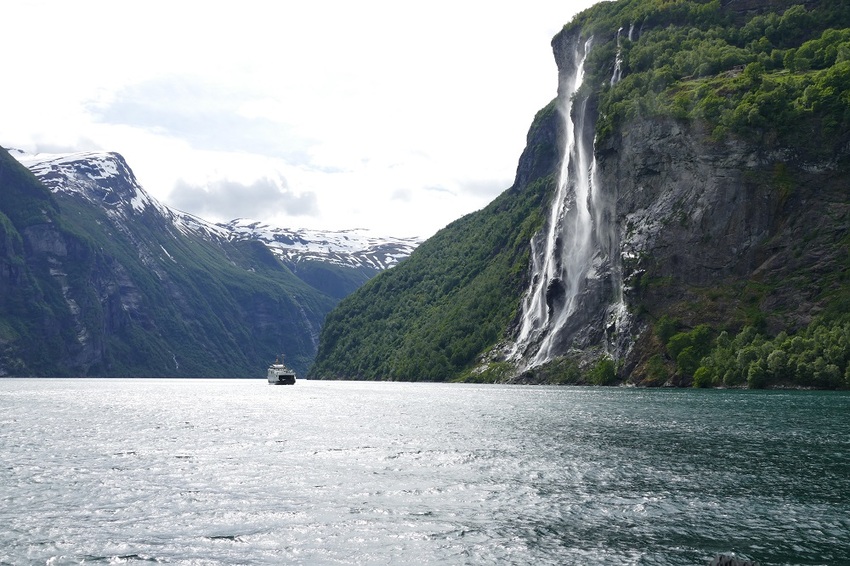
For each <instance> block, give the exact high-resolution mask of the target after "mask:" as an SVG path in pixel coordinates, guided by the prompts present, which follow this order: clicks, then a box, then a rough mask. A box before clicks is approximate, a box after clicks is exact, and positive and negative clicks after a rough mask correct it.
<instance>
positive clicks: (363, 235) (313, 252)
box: [221, 218, 422, 270]
mask: <svg viewBox="0 0 850 566" xmlns="http://www.w3.org/2000/svg"><path fill="white" fill-rule="evenodd" d="M221 226H225V227H227V228H228V229H229V230H231V231H232V232H233V234H234V237H235V238H238V239H250V240H259V241H261V242H263V243H264V244H265V245H266V246H267V247H268V248H269V249H270V250H271V251H272V252H273V253H274V254H275V255H277V256H278V257H279V258H280V259H281V260H283V261H285V262H288V263H293V264H297V263H298V262H301V261H308V260H313V261H325V262H328V263H335V264H337V265H347V266H350V267H359V266H365V267H371V268H373V269H376V270H382V269H388V268H390V267H392V266H394V265H396V264H397V263H398V262H399V261H401V260H402V259H404V258H406V257H407V256H409V255H410V254H411V253H412V252H413V250H414V249H415V248H416V247H417V246H418V245H419V244H421V243H422V240H421V239H420V238H395V237H385V236H376V235H375V234H373V233H372V232H370V231H369V230H366V229H353V230H340V231H325V230H308V229H288V228H280V227H275V226H270V225H268V224H265V223H262V222H258V221H256V220H250V219H247V218H237V219H236V220H231V221H230V222H228V223H226V224H222V225H221Z"/></svg>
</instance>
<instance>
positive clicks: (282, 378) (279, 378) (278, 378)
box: [268, 356, 295, 385]
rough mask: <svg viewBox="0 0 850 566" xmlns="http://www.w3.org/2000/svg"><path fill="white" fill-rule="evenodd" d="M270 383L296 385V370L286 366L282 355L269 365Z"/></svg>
mask: <svg viewBox="0 0 850 566" xmlns="http://www.w3.org/2000/svg"><path fill="white" fill-rule="evenodd" d="M268 377H269V385H295V370H293V369H290V368H288V367H286V364H284V363H283V357H282V356H281V357H280V358H278V359H277V360H275V362H274V363H273V364H272V365H270V366H269V372H268Z"/></svg>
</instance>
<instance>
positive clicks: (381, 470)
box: [0, 379, 850, 565]
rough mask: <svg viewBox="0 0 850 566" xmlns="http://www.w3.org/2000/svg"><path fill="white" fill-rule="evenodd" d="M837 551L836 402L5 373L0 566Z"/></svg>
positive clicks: (810, 396) (813, 560) (842, 464)
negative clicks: (13, 376)
mask: <svg viewBox="0 0 850 566" xmlns="http://www.w3.org/2000/svg"><path fill="white" fill-rule="evenodd" d="M721 553H727V554H731V553H735V554H737V556H739V557H749V558H753V559H756V560H759V561H760V562H761V564H763V565H767V564H842V563H847V560H848V557H850V395H848V394H847V393H830V392H796V391H795V392H753V391H680V390H676V391H661V390H635V389H613V388H599V389H597V388H549V387H516V386H513V387H501V386H467V385H446V384H400V383H357V382H354V383H351V382H308V381H300V382H299V383H298V384H297V385H295V386H290V387H287V386H282V387H274V386H268V385H267V384H266V383H265V382H263V381H260V380H256V381H253V380H252V381H242V380H46V379H38V380H36V379H33V380H17V379H2V380H0V563H7V564H23V563H46V562H50V563H51V564H70V563H81V562H90V561H91V562H107V563H109V562H116V563H117V562H131V563H132V562H141V561H152V562H164V563H176V564H286V563H302V564H349V563H356V564H670V565H674V564H675V565H681V564H707V563H708V562H709V561H710V560H711V559H712V558H713V557H714V556H716V555H718V554H721Z"/></svg>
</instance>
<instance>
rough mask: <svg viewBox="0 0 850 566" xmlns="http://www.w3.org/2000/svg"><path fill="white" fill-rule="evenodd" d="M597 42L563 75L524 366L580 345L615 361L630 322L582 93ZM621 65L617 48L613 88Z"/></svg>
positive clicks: (522, 343) (525, 317)
mask: <svg viewBox="0 0 850 566" xmlns="http://www.w3.org/2000/svg"><path fill="white" fill-rule="evenodd" d="M621 31H622V30H621ZM631 33H632V30H631V29H630V30H629V34H631ZM591 43H592V38H591V39H590V40H588V41H586V42H585V43H584V44H578V45H576V49H575V53H574V58H575V59H574V63H575V65H574V68H575V71H574V73H573V74H572V75H570V76H566V75H562V81H563V82H562V84H561V85H559V89H558V93H559V101H558V111H559V115H560V117H561V119H562V121H563V122H562V123H563V138H564V140H563V154H562V159H561V166H560V170H559V178H558V185H557V191H556V193H555V196H554V199H553V201H552V204H551V208H550V210H549V214H548V218H547V222H546V225H545V227H544V230H542V231H541V232H539V233H538V234H536V235H535V236H534V238H532V240H531V252H532V253H531V256H532V261H531V269H532V272H531V281H530V283H529V286H528V288H527V290H526V292H525V295H524V297H523V302H522V318H521V319H520V324H519V330H518V332H517V335H516V339H515V342H514V344H513V347H512V351H511V354H510V358H511V359H513V360H514V361H515V362H516V363H517V364H518V365H519V366H520V367H521V368H523V369H529V368H533V367H535V366H538V365H541V364H544V363H546V362H548V361H550V360H551V359H553V358H554V357H557V356H559V355H563V354H564V353H566V351H567V350H569V349H570V348H572V347H581V345H580V344H584V345H587V344H593V343H600V342H602V343H603V345H604V348H605V351H606V353H607V354H608V355H610V356H611V357H614V358H616V357H617V352H618V351H619V346H620V344H618V340H620V339H621V337H620V335H619V332H618V331H619V329H621V328H624V327H625V326H626V325H627V324H628V317H629V315H628V311H627V309H626V307H625V303H624V300H623V277H622V265H621V261H620V260H619V257H620V254H619V236H618V232H617V227H616V199H617V196H616V191H614V190H610V191H603V190H601V187H599V186H598V182H597V180H596V159H595V157H594V133H595V123H594V122H593V119H592V116H590V115H589V114H590V112H588V109H587V104H588V101H587V97H585V98H579V97H577V96H576V93H577V92H578V90H579V88H580V87H581V85H582V82H583V80H584V63H585V59H586V57H587V54H588V52H589V51H590V48H591ZM618 43H619V32H618ZM620 63H621V56H620V51H619V49H618V51H617V57H616V59H615V62H614V68H615V71H614V76H613V77H612V79H611V80H612V84H615V83H616V81H619V80H620V78H621V71H620V68H619V64H620ZM577 337H579V341H576V338H577ZM597 340H598V342H597Z"/></svg>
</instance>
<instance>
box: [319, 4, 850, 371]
mask: <svg viewBox="0 0 850 566" xmlns="http://www.w3.org/2000/svg"><path fill="white" fill-rule="evenodd" d="M586 40H591V41H590V44H591V45H592V47H591V49H590V52H589V55H588V56H587V59H586V62H585V66H584V72H585V76H584V83H583V86H582V88H581V89H580V90H579V92H578V93H577V94H576V99H580V100H584V99H587V101H588V104H587V105H586V106H584V107H583V108H587V110H586V111H587V112H588V115H587V118H588V119H590V120H593V121H595V134H596V136H595V145H594V153H595V156H596V165H595V169H594V177H595V180H596V182H597V183H598V184H599V187H598V188H597V190H602V191H605V195H604V198H605V199H607V201H609V204H608V207H609V208H608V209H606V211H605V214H606V215H602V216H599V217H595V218H594V222H595V230H596V231H597V232H598V233H601V232H603V231H606V232H610V234H611V236H608V238H609V239H610V241H608V242H607V243H606V245H609V246H611V245H613V246H614V247H615V249H613V250H609V249H607V248H605V246H602V244H600V243H599V242H598V241H597V243H596V245H600V246H601V247H600V249H599V251H598V252H597V254H596V255H595V256H594V258H595V259H594V261H595V262H597V263H596V264H595V265H598V268H596V269H591V270H590V271H589V273H590V274H591V275H589V276H588V277H590V276H592V275H593V274H596V276H597V283H594V285H596V287H593V289H595V290H594V291H593V292H592V293H591V292H589V291H588V292H587V293H585V294H584V295H581V297H582V300H581V303H580V307H579V309H580V310H581V311H582V312H583V316H582V317H579V318H580V319H581V325H578V326H577V327H576V328H575V329H569V330H570V332H572V334H564V336H563V337H562V338H561V348H562V349H561V352H560V355H559V356H557V357H555V358H553V359H551V360H547V362H546V363H544V364H542V365H534V364H532V363H531V360H529V359H523V358H518V357H517V356H516V354H515V353H514V354H512V352H515V351H516V350H514V349H512V344H513V341H514V340H515V337H516V334H517V326H518V322H519V317H520V315H521V311H522V307H521V304H522V294H523V292H524V291H525V290H526V289H527V288H528V284H529V281H530V279H531V277H532V266H531V265H530V257H531V246H530V245H529V241H530V239H531V236H532V235H533V234H535V233H537V232H538V230H539V229H540V228H541V227H543V226H544V224H545V222H546V218H547V215H548V210H549V206H550V204H551V202H552V199H553V193H554V188H555V185H556V181H557V168H558V163H559V161H560V148H559V144H563V142H560V141H558V140H561V139H563V126H562V124H561V122H560V120H559V119H558V113H557V111H556V110H555V105H554V103H553V104H550V105H549V106H548V107H547V108H545V109H544V110H542V111H541V112H540V114H539V115H538V116H537V118H536V119H535V122H534V124H533V125H532V127H531V129H530V133H529V140H528V146H527V148H526V150H525V152H524V153H523V155H522V156H521V158H520V162H519V167H518V171H517V178H516V181H515V183H514V185H513V186H512V187H511V188H510V189H509V190H507V191H506V192H505V193H504V194H502V195H501V196H500V197H499V198H498V199H496V201H494V202H493V203H492V204H491V205H490V206H489V207H487V208H485V209H484V210H482V211H479V212H477V213H474V214H472V215H469V216H467V217H465V218H463V219H461V220H459V221H458V222H455V223H453V224H451V225H449V226H448V227H446V228H445V229H444V230H443V231H441V232H440V233H438V234H437V235H436V236H435V237H434V238H432V239H431V240H429V241H427V242H426V243H424V244H423V245H422V246H421V247H420V248H419V249H418V250H417V251H416V252H414V254H413V255H412V256H411V257H410V258H409V259H408V261H407V262H405V263H404V264H403V265H401V266H399V267H398V268H397V269H395V270H393V271H392V272H388V273H385V274H382V275H381V276H380V277H377V278H376V279H375V280H373V281H372V282H371V283H370V284H368V285H366V286H364V287H363V288H362V289H360V290H359V291H358V292H356V293H355V294H353V295H352V296H350V297H348V298H347V299H346V300H345V301H343V302H342V303H340V305H339V306H338V308H337V309H335V310H334V311H333V312H332V313H331V315H329V317H328V319H327V323H326V326H325V327H324V329H323V333H322V337H321V342H320V345H319V354H318V357H317V362H316V365H315V366H314V368H313V370H312V371H311V375H313V376H314V377H318V378H365V379H396V380H423V379H426V380H449V379H477V380H506V379H511V378H517V376H519V377H518V378H519V379H522V380H527V381H538V382H539V381H551V382H579V383H581V382H594V383H609V382H618V381H632V382H639V383H644V384H658V385H660V384H662V383H673V384H678V385H688V384H691V383H694V377H695V376H696V381H695V382H696V383H697V384H699V385H706V384H708V385H721V384H727V385H740V384H747V383H748V384H749V385H750V386H764V385H771V384H785V385H815V386H825V387H836V386H846V385H848V384H850V370H848V369H847V366H848V362H849V361H850V342H848V335H847V332H846V328H847V323H848V322H850V317H848V312H850V302H848V297H850V280H848V275H847V273H848V267H850V263H848V242H847V237H848V233H847V229H848V226H850V217H848V210H850V207H848V202H849V201H850V194H848V192H847V190H846V187H847V186H848V182H850V159H849V158H850V79H848V77H850V66H849V65H850V5H848V4H847V3H845V2H841V1H838V0H812V1H809V2H805V3H802V2H793V1H784V0H773V1H770V0H748V1H746V2H720V1H717V0H715V1H710V2H709V1H695V0H619V1H616V2H602V3H600V4H598V5H596V6H594V7H593V8H591V9H589V10H586V11H585V12H583V13H582V14H580V15H579V16H577V17H576V18H575V19H574V21H573V22H571V23H569V24H568V25H567V26H565V28H564V30H563V31H562V32H561V33H560V34H559V35H558V36H556V38H555V39H554V40H553V47H554V51H555V57H556V61H557V62H558V65H559V70H560V74H561V78H562V79H563V78H564V77H565V76H566V75H569V74H570V73H572V72H574V71H575V62H574V59H573V53H575V50H576V48H577V47H576V46H580V45H581V44H583V43H584V42H585V41H586ZM618 59H619V61H620V63H619V65H618V64H617V63H616V61H617V60H618ZM614 77H616V80H615V78H614ZM573 112H575V110H573ZM592 123H593V122H592ZM603 221H604V222H605V223H607V225H606V226H601V224H600V223H601V222H603ZM603 228H604V230H603ZM596 237H597V238H601V236H596ZM558 245H559V246H563V245H565V243H564V242H563V241H561V242H559V244H558ZM618 287H621V291H620V292H617V291H618ZM588 289H590V287H588ZM618 297H622V298H618ZM618 301H619V302H620V303H618ZM547 303H549V308H550V309H551V308H552V303H551V302H550V301H549V297H548V293H547ZM618 304H621V306H618ZM618 309H619V310H618ZM612 312H613V313H619V314H618V315H617V316H618V318H617V320H616V321H613V320H610V319H609V318H608V317H609V315H610V313H612ZM606 313H607V314H606ZM580 314H581V313H580ZM819 329H820V330H819ZM739 333H740V335H739ZM795 337H799V338H800V339H799V340H796V339H795ZM792 344H793V345H792ZM532 346H533V344H532ZM748 348H749V349H748ZM741 351H746V353H745V354H741V355H739V354H740V352H741ZM756 351H757V352H756ZM774 351H783V352H785V353H784V354H773V352H774ZM718 352H719V353H718ZM723 352H725V353H726V354H728V355H735V356H736V359H738V362H737V363H738V364H739V366H736V367H735V368H732V367H728V364H727V365H722V364H721V365H718V362H717V359H718V358H720V357H723V355H725V354H723ZM730 352H732V353H730ZM771 355H773V357H772V358H771V357H770V356H771ZM780 362H782V363H780ZM792 362H793V363H792ZM792 366H793V367H792Z"/></svg>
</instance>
